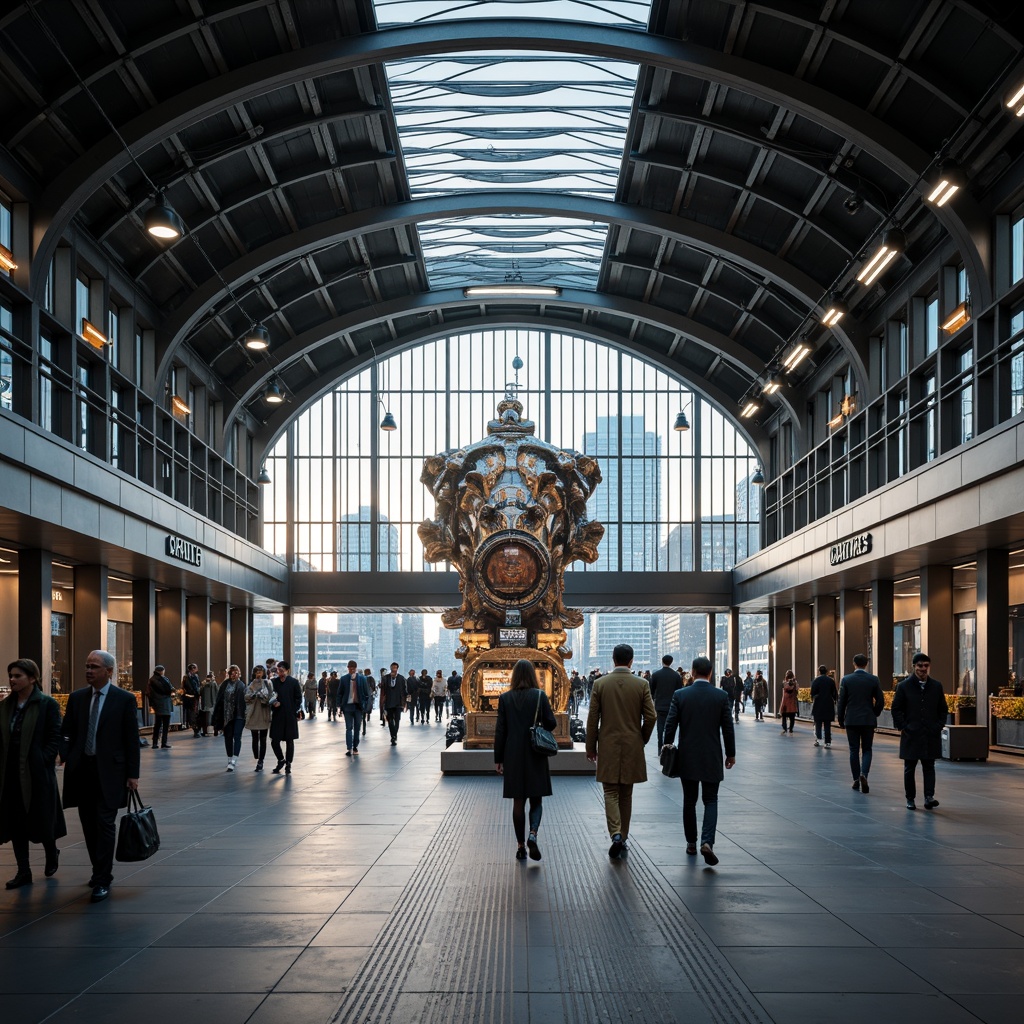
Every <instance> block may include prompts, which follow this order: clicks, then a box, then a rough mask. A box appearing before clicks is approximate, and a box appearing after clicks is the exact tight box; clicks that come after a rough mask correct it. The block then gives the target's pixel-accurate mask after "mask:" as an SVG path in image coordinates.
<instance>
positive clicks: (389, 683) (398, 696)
mask: <svg viewBox="0 0 1024 1024" xmlns="http://www.w3.org/2000/svg"><path fill="white" fill-rule="evenodd" d="M406 694H407V690H406V679H405V676H403V675H400V674H399V671H398V662H397V661H393V662H391V672H390V673H389V674H388V675H386V676H385V677H384V679H383V681H382V682H381V684H380V706H381V708H382V709H383V711H384V713H385V714H386V715H387V719H388V730H389V731H390V732H391V746H393V747H394V746H396V745H397V743H398V727H399V726H400V725H401V724H402V709H403V708H404V707H405V701H406Z"/></svg>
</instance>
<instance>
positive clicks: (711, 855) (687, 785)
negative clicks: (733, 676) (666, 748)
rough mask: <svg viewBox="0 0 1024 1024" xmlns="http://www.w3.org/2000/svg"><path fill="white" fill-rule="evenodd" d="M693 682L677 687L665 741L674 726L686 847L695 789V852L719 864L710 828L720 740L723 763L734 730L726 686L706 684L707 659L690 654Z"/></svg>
mask: <svg viewBox="0 0 1024 1024" xmlns="http://www.w3.org/2000/svg"><path fill="white" fill-rule="evenodd" d="M690 671H691V673H692V675H693V685H692V686H687V687H686V688H685V689H681V690H676V692H675V693H674V694H673V695H672V704H671V706H670V707H669V711H668V720H667V721H666V722H665V743H666V745H668V744H671V743H672V740H673V739H675V735H676V727H677V726H678V728H679V756H680V769H681V770H680V773H679V778H680V780H681V781H682V784H683V831H684V832H685V833H686V852H687V853H688V854H690V855H691V856H695V855H696V853H697V793H698V790H699V791H700V795H701V799H702V800H703V802H704V821H703V822H702V823H701V830H700V852H701V855H702V856H703V857H704V860H705V862H706V863H708V864H710V865H712V866H714V865H715V864H717V863H718V856H717V855H716V853H715V831H716V829H717V827H718V787H719V784H720V783H721V782H722V780H723V779H724V778H725V772H724V771H723V769H722V764H723V760H722V742H723V740H724V742H725V760H724V764H725V767H726V768H731V767H732V766H733V765H734V764H735V763H736V733H735V731H734V730H733V724H732V715H731V714H730V712H731V710H732V709H731V707H730V703H731V702H730V699H729V696H728V694H727V692H726V691H725V690H720V689H716V688H715V687H714V686H712V685H711V681H710V676H711V661H710V660H709V659H708V658H705V657H703V656H700V657H697V658H694V659H693V665H692V666H691V669H690Z"/></svg>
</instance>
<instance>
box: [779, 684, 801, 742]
mask: <svg viewBox="0 0 1024 1024" xmlns="http://www.w3.org/2000/svg"><path fill="white" fill-rule="evenodd" d="M799 710H800V705H799V702H798V701H797V683H796V675H795V674H794V672H793V670H792V669H791V668H787V669H786V675H785V677H784V678H783V681H782V699H781V701H780V702H779V715H780V716H781V718H782V731H783V733H785V732H786V731H787V730H786V719H787V718H788V719H789V730H788V731H789V732H792V731H793V725H794V724H795V723H796V713H797V711H799Z"/></svg>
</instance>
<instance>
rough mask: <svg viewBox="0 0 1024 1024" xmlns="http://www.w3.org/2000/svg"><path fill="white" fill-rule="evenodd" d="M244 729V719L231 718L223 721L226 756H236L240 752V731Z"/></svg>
mask: <svg viewBox="0 0 1024 1024" xmlns="http://www.w3.org/2000/svg"><path fill="white" fill-rule="evenodd" d="M244 731H245V719H244V718H233V719H232V720H231V721H230V722H225V723H224V749H225V750H226V751H227V752H228V757H238V755H239V754H240V753H241V752H242V733H243V732H244Z"/></svg>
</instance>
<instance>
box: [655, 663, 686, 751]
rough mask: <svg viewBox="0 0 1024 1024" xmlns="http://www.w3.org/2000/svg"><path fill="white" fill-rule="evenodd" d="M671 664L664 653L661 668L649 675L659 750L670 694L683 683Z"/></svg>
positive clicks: (662, 738) (663, 735)
mask: <svg viewBox="0 0 1024 1024" xmlns="http://www.w3.org/2000/svg"><path fill="white" fill-rule="evenodd" d="M671 664H672V655H671V654H666V655H665V657H664V658H662V659H661V668H659V669H658V671H657V672H655V673H654V674H653V675H652V676H651V697H652V699H653V700H654V710H655V711H656V712H657V715H658V749H659V750H661V748H662V746H663V744H664V742H665V720H666V719H667V718H668V709H669V705H670V704H671V703H672V694H673V693H675V692H676V690H678V689H679V687H680V686H682V685H683V681H682V680H681V679H680V678H679V673H678V672H677V671H676V670H675V669H674V668H669V666H670V665H671Z"/></svg>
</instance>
